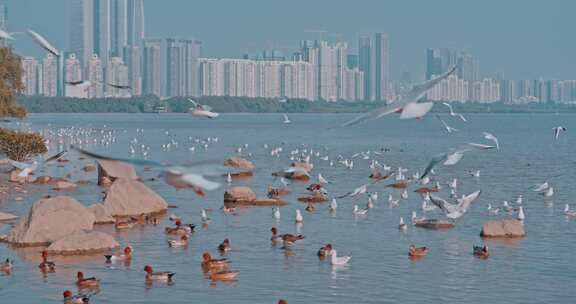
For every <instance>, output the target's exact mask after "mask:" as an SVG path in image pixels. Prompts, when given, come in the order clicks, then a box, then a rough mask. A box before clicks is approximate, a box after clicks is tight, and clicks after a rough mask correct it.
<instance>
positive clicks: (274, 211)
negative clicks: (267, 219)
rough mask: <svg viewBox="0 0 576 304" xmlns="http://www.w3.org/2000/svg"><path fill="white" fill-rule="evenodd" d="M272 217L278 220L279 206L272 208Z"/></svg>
mask: <svg viewBox="0 0 576 304" xmlns="http://www.w3.org/2000/svg"><path fill="white" fill-rule="evenodd" d="M272 217H274V218H275V219H276V220H280V208H279V207H274V208H272Z"/></svg>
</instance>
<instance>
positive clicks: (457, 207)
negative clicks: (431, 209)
mask: <svg viewBox="0 0 576 304" xmlns="http://www.w3.org/2000/svg"><path fill="white" fill-rule="evenodd" d="M480 193H482V191H480V190H478V191H476V192H474V193H471V194H469V195H467V196H464V197H463V198H461V199H458V200H457V204H451V203H449V202H447V201H445V200H444V199H442V198H439V197H435V196H433V195H430V201H431V202H432V203H433V204H434V205H436V206H437V207H438V208H440V210H442V211H443V212H444V213H445V214H446V217H448V218H449V219H457V218H460V217H462V216H463V215H464V214H465V213H466V211H468V209H470V206H472V203H474V202H475V201H476V200H478V198H479V197H480Z"/></svg>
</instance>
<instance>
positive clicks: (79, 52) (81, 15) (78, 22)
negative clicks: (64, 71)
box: [68, 0, 95, 66]
mask: <svg viewBox="0 0 576 304" xmlns="http://www.w3.org/2000/svg"><path fill="white" fill-rule="evenodd" d="M69 10H70V15H69V27H68V28H69V30H70V32H69V35H70V37H69V46H68V50H69V51H70V52H71V53H74V54H76V56H77V57H78V59H79V60H80V62H81V63H82V65H83V66H86V63H87V62H88V60H89V59H90V58H91V56H92V54H93V53H94V33H95V32H94V30H95V29H94V26H95V21H94V19H93V18H94V16H95V14H94V7H93V3H92V0H70V8H69Z"/></svg>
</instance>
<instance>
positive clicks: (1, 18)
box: [0, 3, 8, 47]
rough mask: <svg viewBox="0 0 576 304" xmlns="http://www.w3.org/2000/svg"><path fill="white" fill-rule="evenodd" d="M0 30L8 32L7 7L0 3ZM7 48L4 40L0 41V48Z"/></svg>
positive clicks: (6, 42)
mask: <svg viewBox="0 0 576 304" xmlns="http://www.w3.org/2000/svg"><path fill="white" fill-rule="evenodd" d="M0 30H3V31H5V32H8V7H7V6H6V4H4V3H0ZM6 46H8V41H6V39H0V47H6Z"/></svg>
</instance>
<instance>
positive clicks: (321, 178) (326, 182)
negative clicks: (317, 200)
mask: <svg viewBox="0 0 576 304" xmlns="http://www.w3.org/2000/svg"><path fill="white" fill-rule="evenodd" d="M318 183H320V184H329V183H330V182H328V181H327V180H326V179H325V178H324V176H322V173H318Z"/></svg>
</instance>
